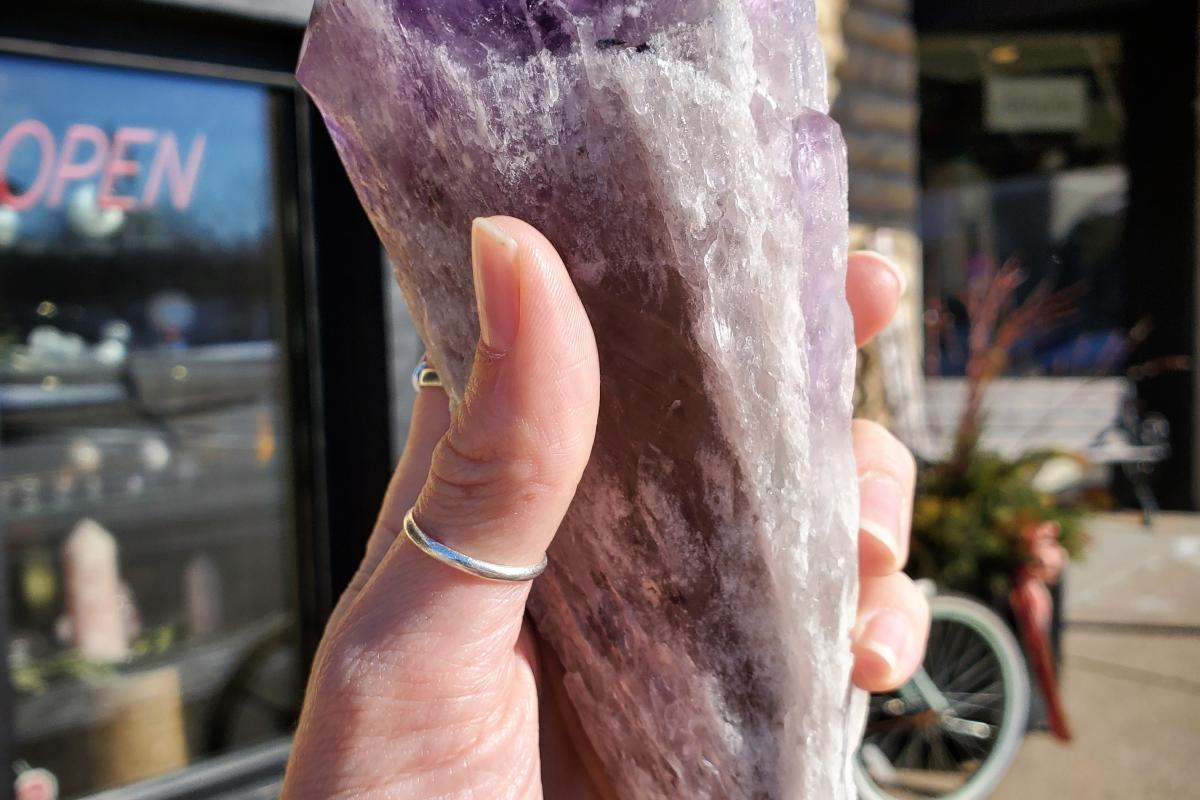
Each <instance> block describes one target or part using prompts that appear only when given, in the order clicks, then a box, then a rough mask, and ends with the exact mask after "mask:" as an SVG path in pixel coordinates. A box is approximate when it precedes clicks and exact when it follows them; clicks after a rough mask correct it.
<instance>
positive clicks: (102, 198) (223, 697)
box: [0, 54, 299, 797]
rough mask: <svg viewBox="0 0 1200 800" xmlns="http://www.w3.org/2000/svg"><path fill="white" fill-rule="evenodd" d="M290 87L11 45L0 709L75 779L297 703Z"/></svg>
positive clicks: (230, 744)
mask: <svg viewBox="0 0 1200 800" xmlns="http://www.w3.org/2000/svg"><path fill="white" fill-rule="evenodd" d="M278 102H279V101H278V98H276V97H274V96H273V95H272V92H271V90H269V89H267V88H264V87H261V86H257V85H251V84H244V83H235V82H228V81H221V80H215V79H208V78H196V77H187V76H181V75H173V74H166V73H155V72H148V71H135V70H127V69H121V68H110V67H104V66H95V65H85V64H78V63H68V62H59V61H54V60H47V59H34V58H26V57H21V56H10V55H3V54H0V282H2V285H3V291H2V293H0V525H2V528H0V530H2V532H3V546H4V547H5V548H6V559H7V571H6V574H3V575H0V589H2V590H3V591H4V592H5V593H6V594H7V598H8V605H9V609H10V613H9V619H8V620H7V621H0V629H4V628H6V631H5V632H6V633H7V639H6V641H5V645H6V646H7V657H8V662H7V663H8V670H9V678H10V681H11V685H12V688H13V694H14V714H13V719H12V720H0V724H3V725H11V726H12V728H13V732H12V735H13V739H14V740H15V747H16V752H15V755H16V757H17V758H18V759H19V761H20V762H21V766H22V767H24V766H26V765H27V766H28V767H32V768H43V769H46V770H49V771H50V772H51V773H53V774H54V775H55V776H56V777H57V780H58V782H59V784H60V787H61V791H62V796H64V797H74V796H79V795H81V794H85V793H88V792H92V791H95V790H98V789H102V788H106V787H112V786H119V785H122V784H126V783H129V782H132V781H134V780H137V779H140V778H144V777H148V776H152V775H158V774H163V773H166V772H170V771H173V770H176V769H179V768H182V767H184V766H186V765H188V764H189V763H192V762H195V761H197V760H200V759H203V758H206V757H208V756H210V755H214V754H216V753H220V752H224V751H228V750H230V749H233V748H235V747H238V746H241V745H244V744H247V743H250V742H255V741H261V740H264V739H267V738H270V737H272V736H275V735H278V734H279V733H280V732H282V731H284V730H286V729H287V727H288V726H289V725H290V723H291V721H292V719H293V717H294V713H295V705H296V697H297V696H298V693H299V684H298V679H297V669H298V666H297V661H296V657H295V648H294V646H293V644H292V642H293V641H294V621H295V620H294V613H293V605H294V603H293V599H292V590H291V587H292V585H293V582H292V577H291V567H290V565H291V564H292V548H291V545H290V542H291V540H292V535H291V530H292V525H291V522H290V515H289V508H290V507H291V499H290V496H291V489H290V486H289V483H288V470H287V469H286V464H287V458H288V455H287V454H288V450H289V445H290V443H289V440H288V428H287V427H286V405H285V396H284V392H283V385H284V383H283V379H284V376H283V375H282V360H281V352H282V341H283V340H282V334H283V319H282V313H281V305H282V293H281V292H282V290H281V288H280V286H281V275H282V273H283V260H284V252H285V249H284V244H283V234H282V232H281V225H280V217H281V211H280V208H281V200H280V197H279V195H280V192H279V191H278V189H277V188H276V187H277V185H279V184H280V182H281V181H282V179H283V177H285V176H281V161H280V158H279V154H278V148H277V147H276V146H275V144H274V141H275V136H276V129H275V125H274V120H275V117H276V115H278V114H279V113H280V109H279V108H278V107H277V104H278Z"/></svg>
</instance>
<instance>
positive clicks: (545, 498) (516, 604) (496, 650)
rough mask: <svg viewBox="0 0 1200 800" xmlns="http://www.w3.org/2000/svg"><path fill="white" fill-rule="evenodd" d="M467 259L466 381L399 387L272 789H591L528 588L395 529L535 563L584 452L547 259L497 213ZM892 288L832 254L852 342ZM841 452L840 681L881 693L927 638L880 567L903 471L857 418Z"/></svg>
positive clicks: (453, 792) (897, 522)
mask: <svg viewBox="0 0 1200 800" xmlns="http://www.w3.org/2000/svg"><path fill="white" fill-rule="evenodd" d="M472 256H473V261H474V269H475V273H474V274H475V286H476V295H477V299H478V302H479V309H480V314H479V315H480V327H481V329H482V330H481V339H482V341H481V342H480V346H479V348H478V351H477V352H476V356H475V362H474V365H473V367H472V372H471V378H470V385H469V386H468V388H467V391H466V393H465V396H464V398H463V402H462V403H461V404H460V405H459V407H458V408H457V409H455V411H454V412H453V413H451V411H450V409H449V407H448V402H447V398H446V395H445V393H444V392H442V391H441V390H439V389H423V390H422V391H421V392H420V393H419V396H418V397H417V400H416V404H415V407H414V410H413V419H412V425H411V428H410V432H409V437H408V443H407V445H406V447H405V450H404V455H403V456H402V457H401V459H400V465H399V467H398V468H397V469H396V473H395V475H394V476H393V478H392V482H391V485H390V487H389V489H388V493H387V497H386V498H385V500H384V503H383V508H382V510H381V512H380V515H379V520H378V523H377V525H376V528H375V531H374V532H373V533H372V535H371V538H370V541H369V543H368V546H367V553H366V556H365V557H364V559H363V563H362V565H361V566H360V567H359V570H358V573H357V574H356V575H355V577H354V579H353V580H352V581H351V583H350V586H349V587H348V588H347V590H346V592H345V594H344V595H343V596H342V598H341V600H340V601H339V602H338V605H337V607H336V609H335V610H334V612H333V615H332V617H331V619H330V621H329V625H328V627H327V628H326V631H325V636H324V639H323V640H322V642H321V646H320V648H319V650H318V653H317V657H316V660H315V663H314V665H313V671H312V675H311V678H310V680H309V685H308V692H307V698H306V701H305V706H304V710H303V713H302V714H301V718H300V724H299V727H298V729H297V731H296V736H295V740H294V745H293V750H292V758H291V763H290V765H289V768H288V772H287V777H286V779H285V784H284V791H283V796H284V797H285V798H289V799H290V800H300V799H301V798H320V799H321V800H325V798H341V797H351V796H353V797H356V798H372V797H380V798H384V797H387V798H393V797H421V798H426V797H489V798H490V797H501V796H503V797H539V796H542V794H543V791H544V793H545V795H546V796H547V797H572V798H584V797H589V796H591V797H596V796H605V795H606V794H607V793H608V792H607V790H606V788H605V787H604V785H603V783H604V781H603V776H602V774H600V773H599V772H598V771H597V770H596V769H595V763H594V756H593V755H592V754H591V753H589V752H588V751H587V749H586V746H584V747H582V748H580V747H578V746H576V745H578V743H579V742H580V739H579V738H578V737H572V736H571V735H570V734H571V732H572V731H573V730H575V729H576V728H577V725H578V723H577V720H575V719H574V716H573V712H572V710H571V708H570V706H569V704H566V703H564V702H563V701H562V700H561V699H560V698H561V697H562V694H561V692H556V686H555V684H556V682H557V681H558V680H559V679H560V678H561V672H560V671H561V667H559V666H558V665H557V662H556V659H554V658H553V657H552V654H551V653H549V652H548V651H544V652H539V648H538V644H537V641H536V637H535V635H534V633H533V631H532V630H531V629H530V628H529V627H528V626H526V625H524V624H523V621H524V616H525V615H524V609H525V598H526V596H527V595H528V593H529V585H528V584H527V583H522V584H498V583H490V582H486V581H482V580H480V579H478V578H475V577H473V576H470V575H466V574H463V573H460V572H457V571H455V570H453V569H450V568H449V567H445V566H441V565H439V564H437V563H436V562H435V561H433V560H432V559H430V558H429V557H428V556H426V555H425V554H423V553H421V552H420V551H418V550H417V549H416V548H415V547H413V546H411V545H410V544H409V543H407V542H406V541H405V538H404V536H403V535H402V534H401V535H398V532H399V531H400V530H401V523H402V520H403V517H404V514H405V512H406V511H407V510H408V509H409V507H411V506H412V505H413V504H414V503H415V504H416V518H417V519H418V520H419V521H420V523H421V525H422V526H423V527H424V528H425V529H426V530H428V531H430V532H436V535H437V537H438V538H439V539H440V540H441V541H443V542H444V543H445V544H447V545H449V546H451V547H453V548H455V549H459V550H461V551H463V552H466V553H470V554H471V555H473V556H476V557H478V558H482V559H486V560H488V561H495V562H499V563H504V564H531V563H535V562H536V561H537V560H539V559H540V558H541V557H542V554H543V553H544V552H545V550H546V547H547V545H549V544H550V540H551V539H552V538H553V536H554V532H555V530H556V529H557V528H558V525H559V522H560V521H561V520H562V518H563V515H564V513H565V512H566V510H567V506H568V504H569V503H570V501H571V497H572V495H573V494H574V491H575V487H576V485H577V483H578V481H579V478H580V476H581V474H582V472H583V468H584V466H585V464H586V463H587V460H588V455H589V453H590V450H591V446H592V440H593V436H594V433H595V426H596V415H597V408H598V404H599V386H600V379H599V370H598V365H597V358H596V346H595V340H594V339H593V336H592V330H591V327H590V325H589V323H588V319H587V316H586V314H585V313H584V310H583V307H582V305H581V304H580V302H579V298H578V296H577V295H576V293H575V290H574V288H573V286H572V284H571V281H570V278H569V277H568V276H567V272H566V269H565V268H564V267H563V263H562V260H561V259H560V258H559V257H558V254H557V253H556V252H555V251H554V248H553V247H551V246H550V243H549V242H547V241H546V240H545V238H543V237H542V236H541V234H539V233H538V232H537V231H536V230H534V229H533V228H532V227H530V226H529V225H527V224H525V223H523V222H521V221H519V220H516V219H512V218H508V217H493V218H491V219H488V220H477V221H476V223H475V225H474V227H473V229H472ZM901 292H902V286H901V278H900V277H899V273H898V272H897V271H896V270H895V268H894V267H891V266H890V265H889V264H888V263H887V262H886V261H884V260H883V259H882V258H880V257H879V256H875V255H871V254H866V253H858V254H854V255H852V256H851V257H850V264H849V271H848V277H847V297H848V300H849V302H850V306H851V309H852V310H853V313H854V322H855V334H856V338H857V339H858V341H859V343H860V344H862V343H863V342H865V341H866V340H868V339H870V338H871V337H872V336H873V335H874V334H875V333H877V332H878V331H879V330H880V329H881V328H883V326H884V325H885V324H886V323H887V321H888V320H889V319H890V318H891V316H892V315H893V313H894V312H895V309H896V306H897V303H898V301H899V297H900V294H901ZM854 446H855V455H856V457H857V459H858V467H859V475H860V479H859V480H860V487H861V489H862V531H861V532H860V535H859V542H860V563H859V572H860V576H861V578H862V589H861V595H860V597H861V599H860V603H859V613H858V622H857V624H856V626H855V629H854V635H853V638H854V650H855V656H856V665H855V670H854V680H855V682H856V683H857V684H858V685H859V686H862V687H864V688H867V689H871V690H882V689H887V688H892V687H895V686H897V685H899V684H900V683H901V682H903V681H904V680H905V679H906V678H907V677H908V676H909V675H910V674H911V673H912V672H913V671H914V669H915V668H916V665H917V663H918V661H919V660H920V658H921V654H922V651H923V649H924V642H925V637H926V635H927V632H928V616H929V612H928V607H927V606H926V604H925V600H924V597H923V596H922V595H921V593H920V592H919V591H918V590H917V589H916V587H915V586H913V584H912V582H911V581H910V580H909V579H908V578H907V577H906V576H905V575H904V574H903V573H902V572H900V568H901V566H902V565H903V563H904V560H905V558H906V553H907V549H908V527H909V519H910V515H911V506H912V492H913V480H914V465H913V460H912V457H911V456H910V455H909V453H908V451H907V450H906V449H905V448H904V447H903V445H901V444H900V443H899V442H898V441H897V440H896V439H895V438H893V437H892V436H891V435H890V434H888V433H887V432H886V431H885V430H884V429H883V428H881V427H879V426H878V425H874V424H873V423H869V422H862V421H856V422H855V425H854ZM539 688H540V690H541V693H540V694H539ZM558 688H561V687H558ZM540 734H541V735H540ZM539 735H540V741H539ZM543 779H544V780H545V784H544V785H543Z"/></svg>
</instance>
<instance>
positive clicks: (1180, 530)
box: [996, 514, 1200, 800]
mask: <svg viewBox="0 0 1200 800" xmlns="http://www.w3.org/2000/svg"><path fill="white" fill-rule="evenodd" d="M1090 532H1091V534H1092V537H1093V541H1092V543H1091V547H1090V549H1089V551H1088V555H1087V558H1086V560H1085V561H1084V562H1082V563H1077V564H1073V565H1072V567H1071V570H1070V573H1069V574H1068V576H1067V577H1068V581H1069V583H1068V586H1067V597H1066V619H1067V623H1068V627H1067V629H1066V632H1065V634H1064V640H1063V651H1064V673H1063V690H1064V697H1065V702H1066V706H1067V711H1068V713H1069V714H1070V718H1071V723H1072V726H1073V728H1074V733H1075V741H1073V742H1072V743H1071V744H1069V745H1061V744H1059V743H1057V742H1056V741H1055V740H1054V739H1052V738H1050V736H1049V735H1047V734H1040V733H1039V734H1031V735H1030V736H1029V737H1027V738H1026V740H1025V743H1024V745H1023V747H1022V749H1021V753H1020V755H1019V756H1018V758H1017V761H1016V764H1015V765H1014V766H1013V769H1012V771H1011V772H1010V774H1009V776H1008V777H1007V778H1006V779H1005V782H1004V783H1003V784H1002V785H1001V787H1000V789H999V791H998V792H997V793H996V797H997V798H999V800H1042V798H1054V800H1064V798H1087V799H1088V800H1096V799H1097V798H1120V800H1143V799H1145V800H1157V799H1158V798H1164V799H1165V798H1200V515H1196V514H1163V515H1161V516H1160V517H1158V519H1157V520H1156V521H1155V524H1154V527H1152V528H1143V527H1142V526H1141V524H1140V518H1139V517H1137V516H1136V515H1133V514H1110V515H1104V516H1102V517H1099V518H1097V519H1095V520H1093V522H1092V524H1091V526H1090Z"/></svg>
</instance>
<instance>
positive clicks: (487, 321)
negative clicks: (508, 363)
mask: <svg viewBox="0 0 1200 800" xmlns="http://www.w3.org/2000/svg"><path fill="white" fill-rule="evenodd" d="M471 270H472V273H473V275H474V278H475V304H476V306H477V307H478V308H479V330H480V335H481V336H482V337H483V343H484V345H485V346H486V347H487V348H488V349H489V350H493V351H495V352H497V353H506V352H508V349H509V348H510V347H512V345H513V342H515V341H516V338H517V325H518V323H519V322H520V317H521V281H520V275H519V273H518V270H517V242H516V240H515V239H513V238H512V237H511V236H509V235H508V234H507V233H505V232H504V229H503V228H501V227H500V226H499V225H497V224H496V223H494V222H492V221H491V220H489V219H485V218H484V217H476V218H475V220H474V222H472V223H471Z"/></svg>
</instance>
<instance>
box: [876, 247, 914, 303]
mask: <svg viewBox="0 0 1200 800" xmlns="http://www.w3.org/2000/svg"><path fill="white" fill-rule="evenodd" d="M879 261H880V262H881V263H882V264H883V265H884V266H885V267H887V270H888V272H890V273H892V277H893V278H895V279H896V283H898V284H899V285H900V294H901V296H903V295H904V293H905V292H906V291H907V290H908V276H906V275H905V274H904V270H902V269H900V267H899V265H897V264H896V262H894V261H892V260H891V259H890V258H885V257H884V256H879Z"/></svg>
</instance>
